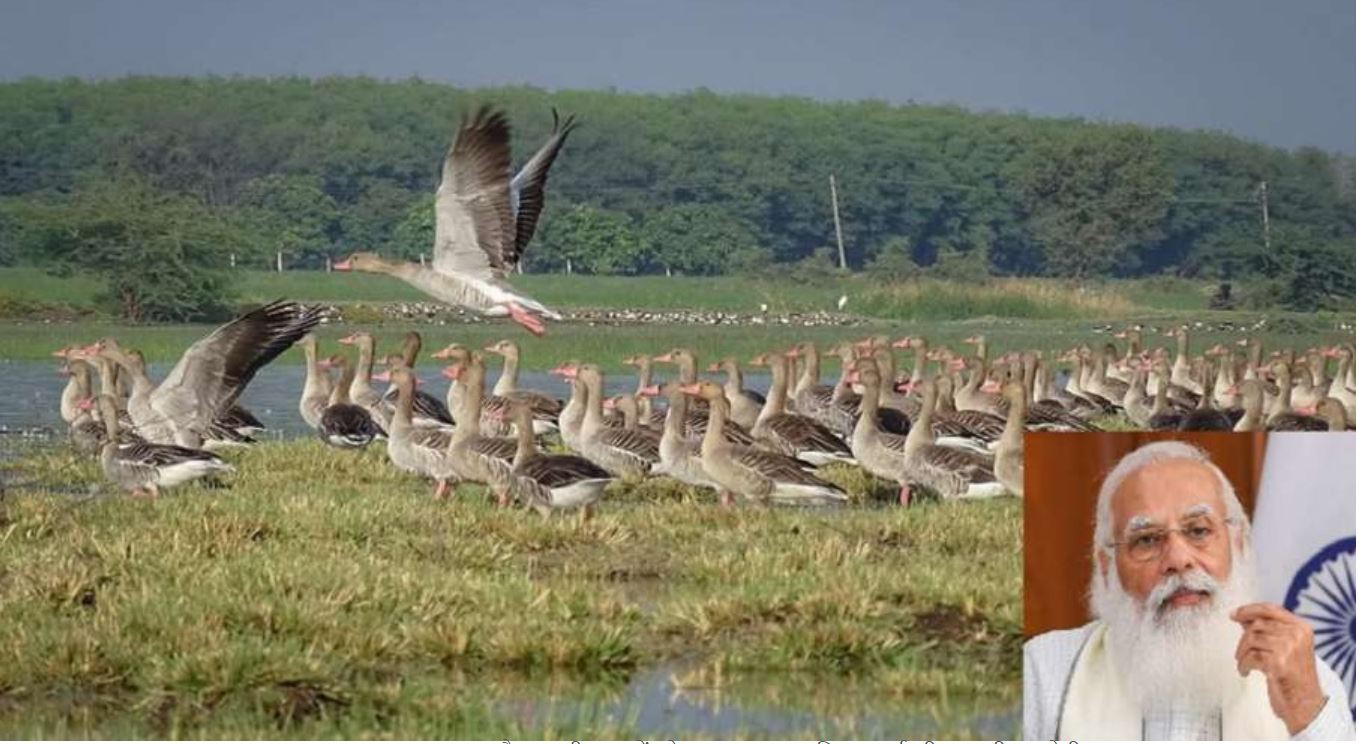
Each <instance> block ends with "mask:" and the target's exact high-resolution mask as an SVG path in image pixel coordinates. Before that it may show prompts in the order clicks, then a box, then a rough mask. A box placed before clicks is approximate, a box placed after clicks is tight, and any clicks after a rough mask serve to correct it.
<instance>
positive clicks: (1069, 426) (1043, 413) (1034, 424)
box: [1002, 351, 1100, 432]
mask: <svg viewBox="0 0 1359 744" xmlns="http://www.w3.org/2000/svg"><path fill="white" fill-rule="evenodd" d="M1040 367H1041V360H1040V359H1039V358H1038V354H1037V353H1036V352H1033V351H1026V352H1024V353H1023V354H1021V355H1020V371H1021V376H1020V377H1019V381H1020V382H1021V383H1023V385H1024V402H1025V406H1024V407H1025V415H1024V426H1025V428H1026V429H1028V430H1033V431H1067V432H1075V431H1085V432H1091V431H1099V430H1100V429H1099V427H1098V426H1095V425H1093V424H1091V423H1090V422H1088V421H1085V420H1084V419H1082V418H1080V417H1078V416H1074V415H1072V414H1070V413H1068V412H1067V410H1066V408H1064V407H1063V406H1062V405H1061V404H1060V403H1056V402H1053V401H1047V400H1033V399H1032V397H1031V396H1032V394H1033V391H1034V390H1035V389H1039V387H1040V386H1039V385H1038V373H1039V369H1040ZM1002 403H1004V401H1003V399H1002ZM1002 408H1005V409H1006V415H1007V416H1008V415H1009V413H1008V410H1009V409H1008V407H1007V405H1002Z"/></svg>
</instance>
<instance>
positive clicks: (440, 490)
mask: <svg viewBox="0 0 1359 744" xmlns="http://www.w3.org/2000/svg"><path fill="white" fill-rule="evenodd" d="M447 496H448V481H447V480H446V479H444V478H440V479H439V482H438V484H437V485H435V486H434V498H436V499H442V498H447Z"/></svg>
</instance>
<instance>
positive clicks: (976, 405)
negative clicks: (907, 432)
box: [913, 357, 1003, 430]
mask: <svg viewBox="0 0 1359 744" xmlns="http://www.w3.org/2000/svg"><path fill="white" fill-rule="evenodd" d="M952 366H953V368H954V369H956V370H961V369H966V370H967V373H968V377H967V384H966V385H964V386H963V387H962V388H960V389H959V390H957V391H955V392H954V393H953V405H954V407H956V408H957V409H958V411H959V412H961V411H981V412H983V413H989V414H992V415H995V416H1001V415H1002V413H1003V411H1002V408H1001V405H1002V404H1001V398H1000V396H999V395H997V394H995V393H988V392H985V391H983V390H982V389H981V385H982V381H983V380H984V379H985V377H986V375H985V373H984V372H983V371H982V360H980V359H978V358H977V357H970V358H968V359H967V361H965V362H963V361H955V362H954V363H953V365H952ZM921 400H922V402H923V400H924V393H923V392H922V393H921ZM919 426H920V422H919V421H916V422H915V427H914V428H919ZM914 428H913V430H914Z"/></svg>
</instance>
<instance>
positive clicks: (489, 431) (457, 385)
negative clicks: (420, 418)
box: [433, 344, 514, 437]
mask: <svg viewBox="0 0 1359 744" xmlns="http://www.w3.org/2000/svg"><path fill="white" fill-rule="evenodd" d="M471 354H472V352H471V350H470V349H468V348H467V347H465V346H462V345H459V344H449V345H448V346H446V347H444V348H443V349H441V350H439V351H437V352H435V353H434V355H433V357H434V358H435V359H439V360H443V361H448V362H453V363H454V364H466V363H467V362H468V360H469V359H471ZM450 379H451V382H450V383H449V386H448V393H447V397H448V410H450V411H453V412H454V419H455V420H456V419H457V415H456V412H457V411H459V410H462V401H463V399H464V398H465V397H466V395H467V389H466V387H465V386H464V385H463V384H462V383H461V382H460V381H458V380H457V379H452V378H450ZM480 394H481V406H480V409H479V410H480V414H479V415H478V416H477V419H476V421H477V430H478V431H479V432H480V433H481V435H482V436H484V437H507V436H509V435H510V434H512V433H513V428H514V424H513V422H512V421H511V420H510V413H509V411H510V408H509V404H510V402H509V401H508V400H507V399H505V398H501V397H499V396H495V395H486V392H485V391H484V390H483V391H481V393H480Z"/></svg>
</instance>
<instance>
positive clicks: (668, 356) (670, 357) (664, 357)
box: [651, 351, 675, 362]
mask: <svg viewBox="0 0 1359 744" xmlns="http://www.w3.org/2000/svg"><path fill="white" fill-rule="evenodd" d="M651 361H653V362H673V361H675V355H674V354H672V353H670V352H668V351H667V352H666V353H664V354H661V355H660V356H654V357H651Z"/></svg>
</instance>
